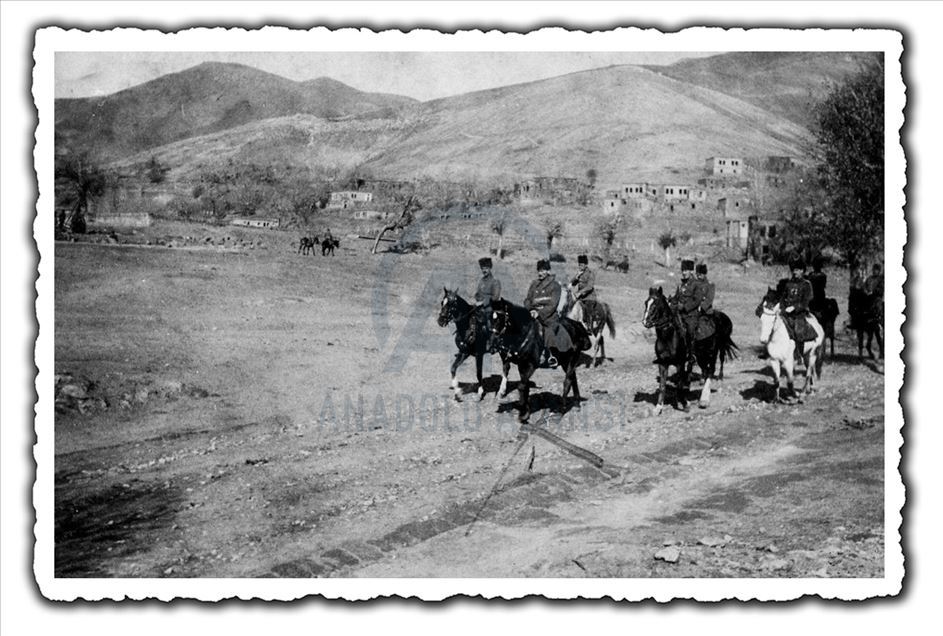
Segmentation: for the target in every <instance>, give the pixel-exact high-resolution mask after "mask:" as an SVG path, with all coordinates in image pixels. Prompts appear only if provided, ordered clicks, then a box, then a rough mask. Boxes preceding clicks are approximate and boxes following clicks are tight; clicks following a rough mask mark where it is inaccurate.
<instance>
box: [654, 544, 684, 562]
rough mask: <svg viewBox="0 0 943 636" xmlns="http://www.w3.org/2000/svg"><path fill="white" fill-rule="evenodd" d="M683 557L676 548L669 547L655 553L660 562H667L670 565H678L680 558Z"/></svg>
mask: <svg viewBox="0 0 943 636" xmlns="http://www.w3.org/2000/svg"><path fill="white" fill-rule="evenodd" d="M680 556H681V550H679V549H678V548H677V547H675V546H669V547H667V548H662V549H661V550H659V551H658V552H656V553H655V559H656V560H660V561H666V562H668V563H677V562H678V557H680Z"/></svg>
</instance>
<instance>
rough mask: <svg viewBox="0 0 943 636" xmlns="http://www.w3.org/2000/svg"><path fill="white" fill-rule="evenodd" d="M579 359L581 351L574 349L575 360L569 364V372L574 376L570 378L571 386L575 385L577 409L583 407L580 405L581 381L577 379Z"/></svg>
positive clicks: (574, 392) (575, 404)
mask: <svg viewBox="0 0 943 636" xmlns="http://www.w3.org/2000/svg"><path fill="white" fill-rule="evenodd" d="M578 359H579V352H578V351H574V352H573V360H572V361H571V362H570V364H569V368H570V370H569V372H568V373H569V374H570V375H571V376H572V377H571V378H570V386H572V387H573V400H574V406H575V408H576V409H577V410H579V409H581V408H582V406H581V405H580V402H581V401H582V398H581V397H580V383H579V380H577V379H576V363H577V361H578Z"/></svg>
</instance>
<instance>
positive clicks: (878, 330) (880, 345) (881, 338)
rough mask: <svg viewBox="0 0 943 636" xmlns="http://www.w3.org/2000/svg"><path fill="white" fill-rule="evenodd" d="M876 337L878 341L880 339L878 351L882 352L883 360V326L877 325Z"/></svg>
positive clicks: (882, 357)
mask: <svg viewBox="0 0 943 636" xmlns="http://www.w3.org/2000/svg"><path fill="white" fill-rule="evenodd" d="M874 337H875V338H877V341H878V353H880V354H881V360H883V359H884V336H882V335H881V328H880V327H877V328H876V329H875V330H874Z"/></svg>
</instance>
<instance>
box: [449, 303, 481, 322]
mask: <svg viewBox="0 0 943 636" xmlns="http://www.w3.org/2000/svg"><path fill="white" fill-rule="evenodd" d="M446 299H447V300H448V302H447V303H446V304H445V307H447V308H448V315H447V320H446V323H445V324H448V323H450V322H454V323H455V324H456V326H457V325H458V322H459V321H460V320H464V319H465V318H468V317H469V316H471V315H472V314H473V313H475V311H476V310H477V309H478V307H477V306H475V305H472V306H471V307H470V308H469V310H468V311H466V312H465V313H464V314H462V315H460V316H457V315H456V312H457V309H456V307H455V306H456V305H457V304H458V303H457V297H455V296H446Z"/></svg>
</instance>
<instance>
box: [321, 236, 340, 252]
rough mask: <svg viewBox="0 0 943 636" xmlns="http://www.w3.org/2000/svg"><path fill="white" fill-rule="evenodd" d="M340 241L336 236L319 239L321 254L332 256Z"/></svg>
mask: <svg viewBox="0 0 943 636" xmlns="http://www.w3.org/2000/svg"><path fill="white" fill-rule="evenodd" d="M340 245H341V242H340V241H339V240H337V239H336V238H326V239H324V240H323V241H321V256H327V255H331V256H334V248H335V247H340Z"/></svg>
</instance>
